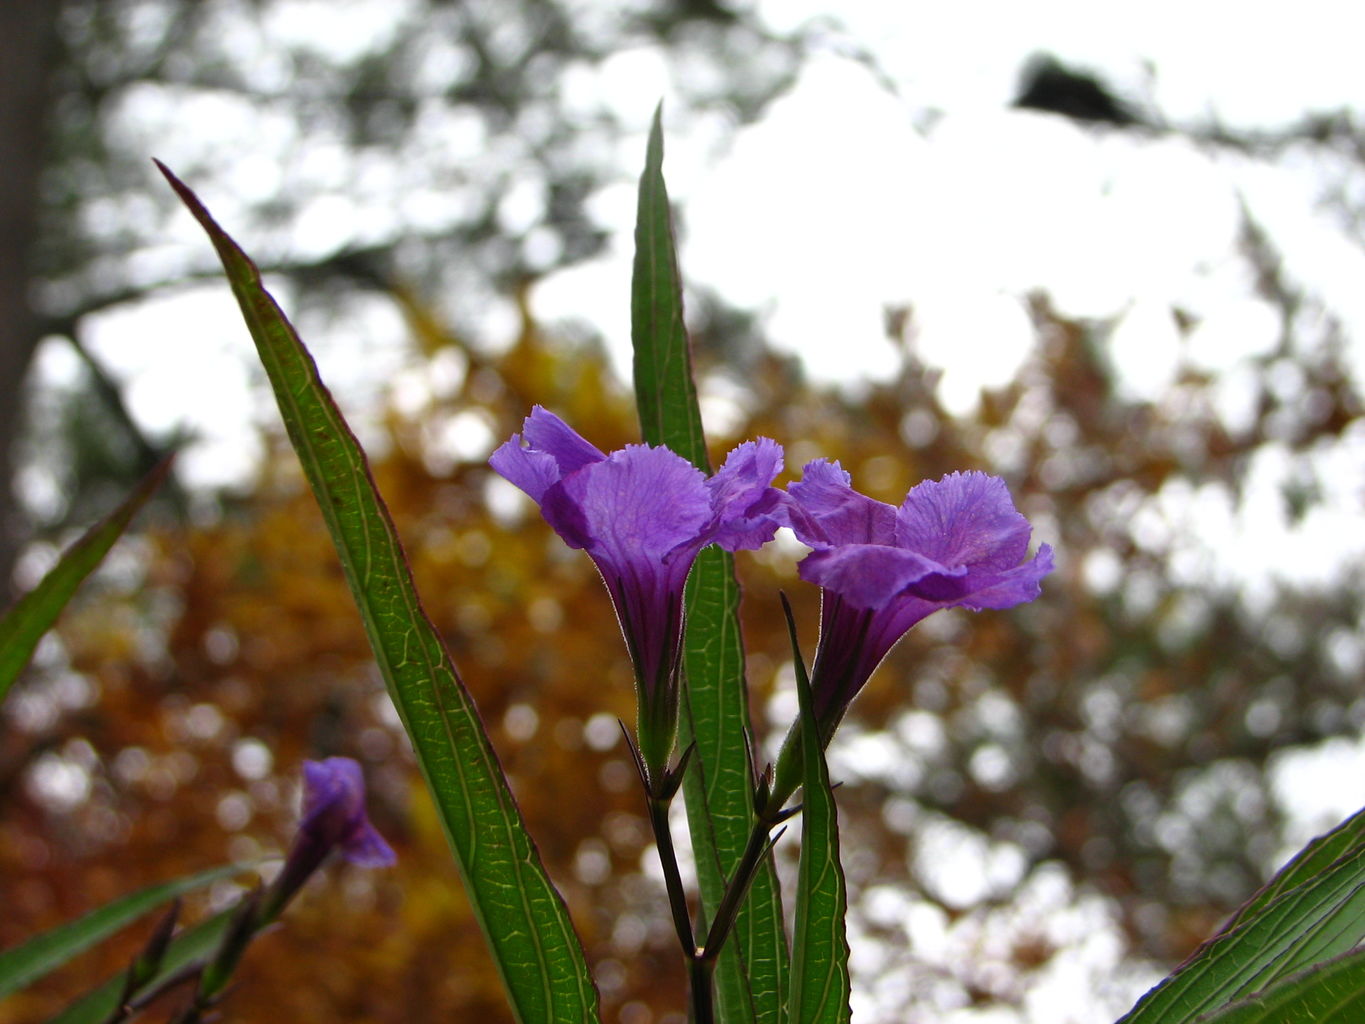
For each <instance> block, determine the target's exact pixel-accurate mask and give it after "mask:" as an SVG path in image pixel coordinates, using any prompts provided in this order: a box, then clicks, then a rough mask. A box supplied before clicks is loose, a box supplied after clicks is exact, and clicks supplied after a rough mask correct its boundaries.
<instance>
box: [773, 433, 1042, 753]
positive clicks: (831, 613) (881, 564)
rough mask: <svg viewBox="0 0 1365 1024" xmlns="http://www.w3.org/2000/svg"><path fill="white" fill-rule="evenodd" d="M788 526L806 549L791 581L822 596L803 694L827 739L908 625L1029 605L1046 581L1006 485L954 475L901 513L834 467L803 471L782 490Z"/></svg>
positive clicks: (915, 494)
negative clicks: (954, 611)
mask: <svg viewBox="0 0 1365 1024" xmlns="http://www.w3.org/2000/svg"><path fill="white" fill-rule="evenodd" d="M788 494H789V495H790V498H791V502H792V507H791V509H790V510H789V511H788V513H787V514H788V521H789V523H790V524H791V526H792V528H793V530H794V531H795V532H796V535H797V537H798V538H799V539H801V540H802V541H804V542H805V543H807V544H809V545H811V546H812V547H814V548H816V550H815V551H813V552H812V553H811V554H809V555H807V556H806V558H805V559H804V560H803V561H802V562H801V566H800V574H801V578H802V579H804V580H807V581H809V582H812V583H817V584H819V585H820V586H821V587H822V588H824V591H825V600H824V603H823V605H822V611H821V629H820V642H819V647H818V649H817V651H816V660H815V665H814V667H813V671H812V678H811V685H812V687H813V689H814V691H815V698H816V706H817V712H819V713H821V714H822V715H823V716H824V717H823V718H822V722H824V723H825V726H826V728H827V731H828V730H832V728H833V726H832V725H831V724H829V723H831V722H834V721H837V720H838V718H839V717H840V716H842V714H843V710H844V708H845V707H847V705H848V702H849V701H851V700H852V699H853V697H854V695H856V694H857V692H858V690H859V689H861V687H862V686H863V684H864V683H865V682H866V681H867V679H868V677H869V676H870V675H871V674H872V671H873V670H874V669H875V668H876V667H877V665H878V663H880V662H881V660H882V658H884V657H885V656H886V654H887V653H888V652H889V651H890V650H891V648H892V647H894V646H895V645H896V643H897V642H898V641H899V640H900V638H901V637H902V636H903V635H904V634H905V632H906V631H907V630H909V629H910V627H911V626H913V625H915V623H917V622H919V621H920V620H921V619H923V618H924V617H925V616H927V615H930V614H932V613H933V612H935V611H937V610H938V609H940V608H949V607H954V606H961V607H965V608H971V609H981V608H1009V607H1012V606H1014V605H1016V604H1020V603H1022V602H1024V601H1031V600H1033V599H1034V598H1035V597H1037V596H1038V594H1039V591H1040V586H1039V581H1040V580H1041V579H1042V578H1043V577H1044V576H1046V575H1047V574H1048V573H1049V572H1051V571H1052V566H1053V561H1052V549H1051V548H1050V547H1048V546H1047V545H1046V544H1044V545H1043V546H1042V547H1041V548H1040V549H1039V551H1038V553H1037V554H1036V555H1035V556H1034V557H1033V558H1032V559H1031V560H1029V561H1027V562H1022V561H1021V560H1022V559H1023V558H1024V556H1025V555H1026V554H1027V552H1028V542H1029V533H1030V528H1029V524H1028V520H1027V519H1025V518H1024V517H1023V516H1022V515H1020V514H1019V512H1018V511H1016V510H1015V507H1014V503H1013V502H1012V501H1011V500H1010V496H1009V491H1008V489H1007V488H1006V487H1005V483H1004V481H1002V480H1000V479H999V478H997V477H992V476H987V475H986V474H985V473H976V472H971V473H952V474H950V475H948V476H946V477H944V478H943V479H942V480H936V481H925V482H924V483H921V484H919V485H917V486H916V487H914V488H912V489H911V491H910V493H909V494H907V495H906V497H905V501H904V502H903V503H902V504H901V506H900V508H899V509H893V508H892V507H891V506H890V505H884V504H883V503H881V502H878V501H874V500H872V499H871V498H867V497H864V496H863V495H860V494H858V493H857V492H856V491H854V490H853V489H852V487H851V486H850V484H849V477H848V474H847V473H845V472H843V470H842V469H840V468H839V465H838V464H837V463H829V462H825V461H823V460H821V461H817V462H812V463H810V464H809V465H807V466H806V468H805V479H803V480H802V481H801V482H800V483H794V484H792V485H791V486H790V487H789V488H788Z"/></svg>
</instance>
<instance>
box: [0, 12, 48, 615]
mask: <svg viewBox="0 0 1365 1024" xmlns="http://www.w3.org/2000/svg"><path fill="white" fill-rule="evenodd" d="M61 8H62V5H61V3H60V2H58V0H3V2H0V605H3V604H6V603H8V598H9V596H10V595H11V593H12V585H13V580H12V574H13V567H14V558H15V554H16V550H17V544H18V540H19V536H20V530H21V529H22V524H21V523H20V517H19V515H18V511H17V508H16V503H15V501H14V492H13V487H14V479H13V477H14V454H15V453H14V447H15V440H16V436H17V434H18V432H19V426H20V414H21V413H22V411H23V395H24V388H23V381H24V377H25V374H26V372H27V370H28V366H29V363H30V362H31V360H32V357H33V350H34V348H35V347H36V346H37V344H38V327H37V323H38V321H37V316H36V313H35V311H34V309H33V307H32V304H31V302H30V288H29V283H30V282H29V257H30V253H31V252H32V250H33V243H34V239H35V236H36V235H37V231H38V203H39V179H40V176H41V172H42V167H43V149H44V146H43V142H44V138H45V136H46V134H47V132H46V129H47V119H48V106H49V103H48V101H49V98H50V97H49V88H48V87H49V83H50V81H51V73H52V69H53V67H54V65H55V62H56V59H57V19H58V16H59V15H60V13H61Z"/></svg>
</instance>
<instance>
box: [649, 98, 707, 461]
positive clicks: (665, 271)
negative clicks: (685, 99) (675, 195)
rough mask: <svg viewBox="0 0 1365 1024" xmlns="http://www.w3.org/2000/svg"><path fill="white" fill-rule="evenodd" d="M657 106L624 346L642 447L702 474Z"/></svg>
mask: <svg viewBox="0 0 1365 1024" xmlns="http://www.w3.org/2000/svg"><path fill="white" fill-rule="evenodd" d="M663 168H664V134H663V104H662V103H661V104H659V106H658V108H657V109H655V111H654V121H653V123H652V124H651V126H650V129H649V146H648V148H647V149H646V151H645V169H644V173H643V174H641V175H640V203H639V208H638V210H637V213H636V220H635V269H634V274H633V276H632V280H631V283H630V340H631V344H632V346H633V347H634V376H635V404H636V407H637V408H638V409H639V411H640V432H641V434H642V435H643V436H644V439H645V441H646V442H647V443H648V444H653V445H661V444H662V445H667V446H668V447H669V448H671V449H673V451H675V452H677V453H678V454H679V455H681V456H682V457H683V458H685V459H687V460H688V461H689V462H691V463H692V464H693V465H694V466H696V467H697V468H698V469H700V470H701V471H702V472H703V473H707V474H709V473H710V472H711V460H710V458H709V457H708V456H707V453H706V437H705V435H704V434H703V433H702V426H701V408H700V407H699V406H698V405H697V386H696V384H695V383H694V382H693V380H692V349H691V346H689V345H688V342H687V328H686V326H685V325H684V323H683V297H682V273H681V272H680V271H679V270H678V254H677V244H676V241H675V240H674V237H673V214H672V211H671V210H670V209H669V206H668V189H667V188H666V187H665V185H664V170H663Z"/></svg>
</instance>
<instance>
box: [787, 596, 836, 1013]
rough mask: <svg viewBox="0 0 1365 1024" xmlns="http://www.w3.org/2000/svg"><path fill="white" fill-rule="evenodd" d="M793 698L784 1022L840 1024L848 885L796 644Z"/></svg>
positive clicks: (826, 769) (821, 748)
mask: <svg viewBox="0 0 1365 1024" xmlns="http://www.w3.org/2000/svg"><path fill="white" fill-rule="evenodd" d="M792 648H793V650H794V652H795V659H794V660H795V663H796V692H797V696H798V698H799V699H800V702H801V759H802V764H803V767H804V769H805V777H804V780H803V782H802V786H801V866H800V871H799V875H798V880H797V883H796V924H795V926H794V929H793V935H794V936H795V941H794V943H793V948H792V969H791V995H790V996H789V997H788V998H787V1008H788V1019H789V1020H790V1021H792V1022H793V1024H847V1022H848V1020H849V1018H850V1016H851V1015H852V1010H851V1009H850V1007H849V993H850V992H851V990H852V981H851V978H850V976H849V971H848V936H847V934H846V930H845V917H846V916H847V913H848V886H847V884H846V883H845V881H844V869H843V867H842V865H841V864H840V863H839V814H838V808H836V807H835V804H834V793H833V791H832V790H831V789H830V782H829V767H828V766H827V765H826V764H825V749H824V744H822V743H821V742H820V726H819V724H818V723H817V722H816V719H815V700H814V698H813V697H812V696H811V690H810V677H809V676H808V675H807V674H806V667H805V664H804V663H803V662H802V660H801V652H800V650H799V649H798V648H797V645H796V626H795V623H794V622H793V623H792Z"/></svg>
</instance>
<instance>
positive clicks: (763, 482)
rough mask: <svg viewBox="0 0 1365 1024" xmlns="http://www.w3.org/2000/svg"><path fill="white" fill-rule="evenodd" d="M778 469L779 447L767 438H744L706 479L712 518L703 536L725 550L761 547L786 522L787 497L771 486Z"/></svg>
mask: <svg viewBox="0 0 1365 1024" xmlns="http://www.w3.org/2000/svg"><path fill="white" fill-rule="evenodd" d="M780 472H782V446H781V445H780V444H778V443H777V442H776V441H774V440H772V439H771V438H767V437H760V438H758V439H757V440H756V441H746V442H744V443H743V444H742V445H740V446H739V447H738V448H736V449H735V450H734V451H732V452H731V453H730V454H729V455H728V456H727V457H726V459H725V464H724V465H723V466H721V467H720V470H719V471H718V472H717V473H716V474H715V475H714V476H712V477H710V478H709V479H708V480H707V481H706V488H707V490H708V491H709V492H710V494H711V506H712V509H713V510H714V512H715V520H714V523H713V525H712V528H711V530H710V532H709V534H708V536H707V537H706V540H707V542H708V543H715V544H719V545H720V546H721V547H723V548H725V550H727V551H739V550H747V551H752V550H755V549H757V548H761V547H762V546H763V545H764V544H766V543H768V541H770V540H772V539H773V534H774V533H776V532H777V528H778V527H779V526H781V525H783V524H785V523H786V521H787V520H786V516H784V515H783V514H782V506H783V505H784V503H785V502H787V501H788V499H787V496H786V495H785V494H784V493H783V492H782V491H779V490H778V489H777V488H776V487H773V486H771V485H772V481H773V477H775V476H777V474H778V473H780Z"/></svg>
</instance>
